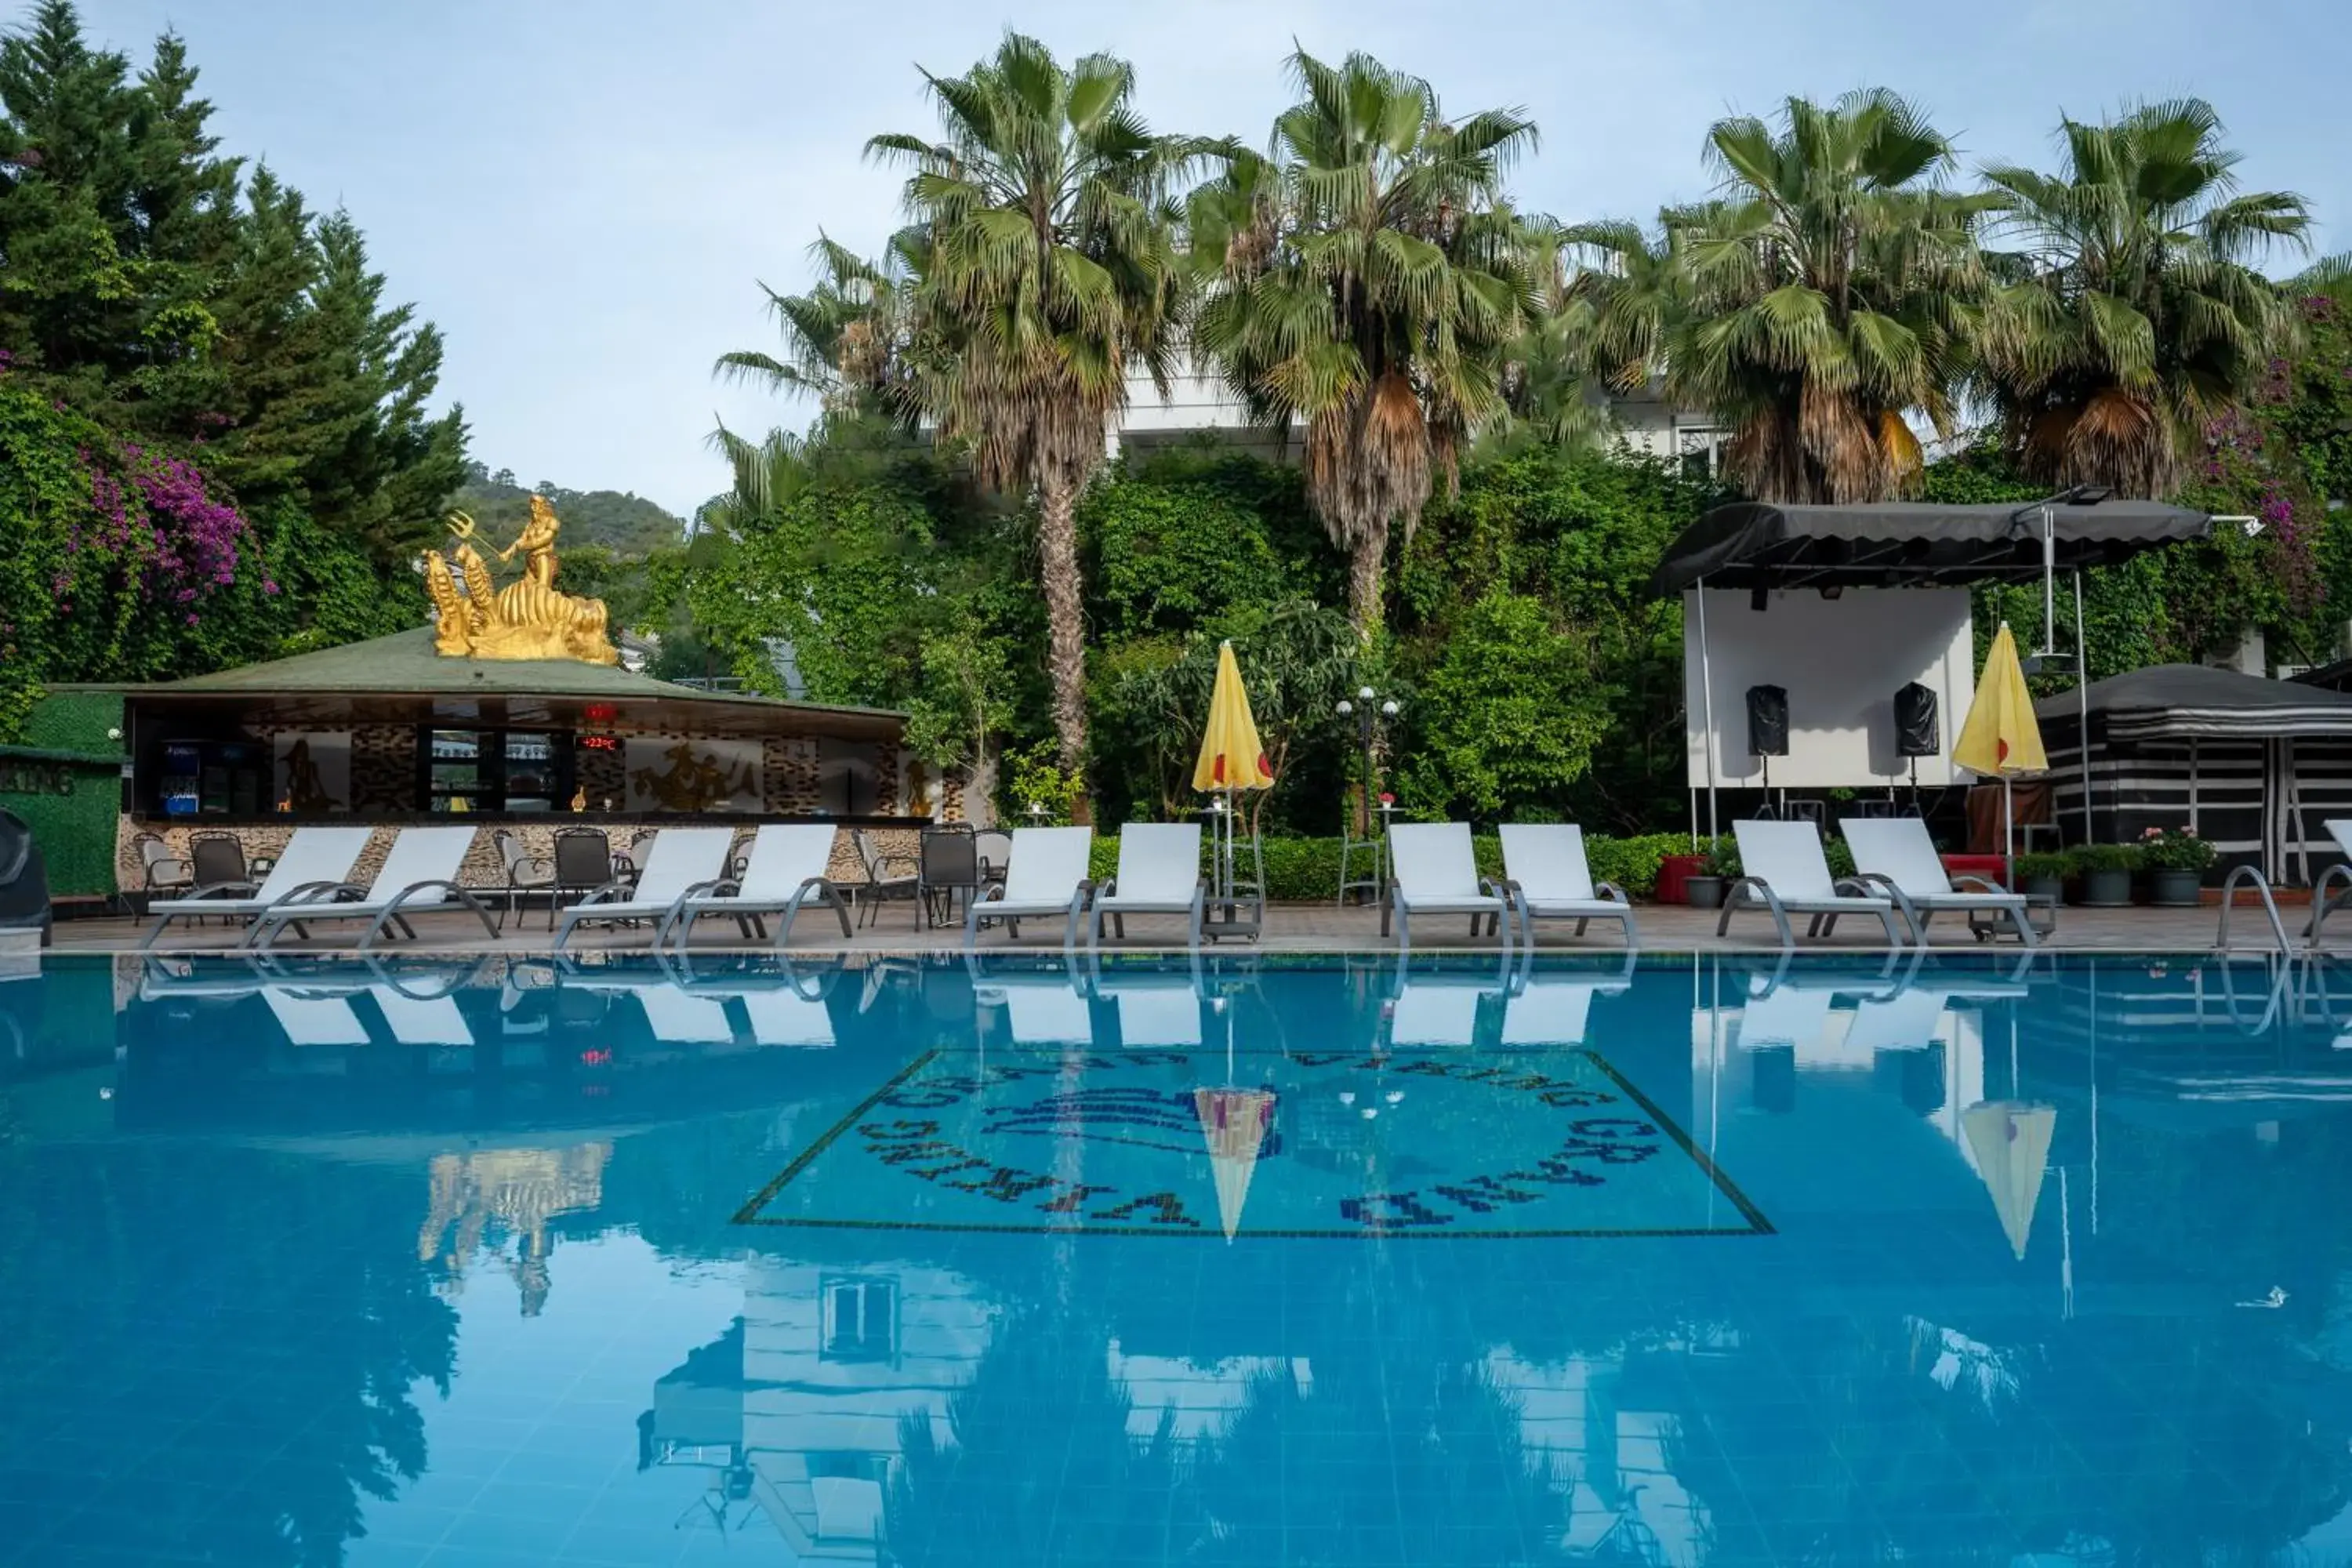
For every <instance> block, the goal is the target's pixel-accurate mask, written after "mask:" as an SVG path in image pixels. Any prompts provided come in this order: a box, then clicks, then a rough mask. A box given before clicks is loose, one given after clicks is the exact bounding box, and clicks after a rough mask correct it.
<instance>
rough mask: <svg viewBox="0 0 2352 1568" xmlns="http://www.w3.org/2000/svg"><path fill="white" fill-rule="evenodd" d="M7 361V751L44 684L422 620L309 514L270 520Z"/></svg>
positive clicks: (1, 484)
mask: <svg viewBox="0 0 2352 1568" xmlns="http://www.w3.org/2000/svg"><path fill="white" fill-rule="evenodd" d="M0 537H5V539H6V541H7V548H6V549H5V550H0V741H5V740H6V739H8V738H10V737H11V736H13V735H15V734H16V733H17V731H18V730H19V728H20V726H21V725H22V723H23V721H24V717H25V714H26V711H27V710H29V709H30V706H31V704H32V701H33V700H34V698H35V696H36V695H37V692H38V689H39V686H40V683H41V681H42V680H44V679H47V680H51V681H60V680H107V681H113V680H121V681H132V680H152V679H171V678H173V677H175V676H179V675H186V674H194V673H197V672H199V671H203V670H208V669H217V668H223V667H224V666H227V665H231V664H238V663H244V662H247V661H250V660H253V659H257V658H274V657H277V656H278V655H281V654H285V653H291V652H297V651H300V650H301V649H302V648H304V647H314V646H325V645H327V644H329V643H334V642H341V641H346V640H349V639H351V638H353V637H371V636H376V635H380V634H382V633H383V632H386V631H391V630H396V629H398V628H399V627H400V626H408V625H413V624H415V622H416V620H417V618H418V617H417V615H416V612H415V606H414V605H408V604H404V603H400V602H398V601H397V600H396V597H395V596H394V595H387V594H386V593H384V591H383V580H382V579H381V577H380V576H378V575H377V574H376V571H375V569H374V568H373V566H372V565H370V564H369V563H367V562H366V561H364V560H363V559H362V558H361V557H359V556H358V555H357V554H356V553H354V552H353V551H352V549H351V548H350V547H348V546H345V545H341V544H339V543H337V542H333V541H331V540H328V539H325V538H323V537H321V536H320V532H319V531H318V530H317V529H316V528H315V527H314V526H312V525H311V523H310V520H309V519H308V518H307V517H306V516H305V515H304V514H303V513H302V512H301V511H300V510H299V508H296V507H293V506H290V505H287V504H284V503H278V504H276V505H274V506H273V507H272V509H271V510H269V511H268V512H267V513H265V514H263V515H262V516H260V517H258V518H255V517H248V516H247V514H246V513H244V512H243V511H241V510H239V509H238V507H237V505H236V501H235V500H234V498H232V497H231V496H229V495H228V494H227V493H226V489H225V488H224V487H223V486H222V485H221V484H220V483H219V482H218V481H217V479H215V478H214V477H213V476H212V475H210V474H209V473H208V472H207V471H206V470H205V468H204V466H203V464H202V463H201V461H200V460H199V459H198V458H196V457H195V456H194V455H192V454H187V453H173V452H166V451H162V450H159V449H157V448H155V447H151V446H147V445H143V444H142V443H139V442H137V441H127V440H123V439H121V438H119V437H115V436H114V435H112V434H111V433H110V432H109V431H107V430H106V429H104V428H103V427H101V426H99V425H98V424H96V423H95V422H93V421H91V420H89V419H87V418H85V417H83V416H80V415H79V414H77V413H75V412H74V411H73V410H71V409H69V408H66V407H63V406H61V405H58V404H57V403H55V402H53V401H50V400H48V399H46V398H43V397H41V396H39V395H37V394H35V393H32V392H30V391H28V390H26V389H25V388H22V387H15V386H10V385H8V384H7V383H6V380H5V367H0Z"/></svg>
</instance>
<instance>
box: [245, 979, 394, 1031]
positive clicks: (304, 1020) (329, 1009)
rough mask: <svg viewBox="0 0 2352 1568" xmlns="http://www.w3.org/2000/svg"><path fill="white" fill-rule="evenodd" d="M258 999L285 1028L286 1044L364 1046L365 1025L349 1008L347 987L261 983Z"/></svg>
mask: <svg viewBox="0 0 2352 1568" xmlns="http://www.w3.org/2000/svg"><path fill="white" fill-rule="evenodd" d="M261 999H262V1001H264V1002H265V1003H267V1004H268V1006H269V1011H270V1013H271V1015H272V1016H275V1017H276V1018H277V1020H278V1027H279V1028H281V1029H283V1030H285V1031H286V1043H287V1044H288V1045H289V1046H364V1045H366V1044H367V1043H368V1032H367V1026H366V1025H364V1024H362V1023H361V1022H360V1020H359V1015H358V1014H356V1013H354V1012H352V994H351V993H350V992H348V991H314V990H312V989H311V988H310V987H309V986H307V985H302V984H274V985H264V986H263V987H262V988H261Z"/></svg>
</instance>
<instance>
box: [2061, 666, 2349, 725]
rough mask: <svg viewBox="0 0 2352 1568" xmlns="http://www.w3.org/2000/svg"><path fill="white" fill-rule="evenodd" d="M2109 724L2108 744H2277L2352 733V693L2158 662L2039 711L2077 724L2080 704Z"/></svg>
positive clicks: (2064, 696) (2065, 694) (2094, 684)
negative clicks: (2207, 741) (2284, 740)
mask: <svg viewBox="0 0 2352 1568" xmlns="http://www.w3.org/2000/svg"><path fill="white" fill-rule="evenodd" d="M2078 700H2079V701H2080V702H2081V704H2082V706H2083V707H2084V708H2085V709H2087V710H2089V711H2090V712H2091V713H2092V714H2093V715H2094V716H2095V717H2101V718H2105V720H2106V721H2107V736H2108V738H2109V739H2110V740H2118V741H2122V740H2133V741H2153V740H2189V739H2192V738H2197V737H2206V738H2221V739H2231V740H2273V739H2277V738H2282V737H2287V736H2295V737H2302V736H2317V735H2332V736H2340V735H2352V695H2347V694H2345V693H2343V692H2337V691H2329V690H2326V689H2322V688H2319V687H2314V686H2307V685H2305V684H2304V683H2302V682H2301V681H2295V680H2273V679H2269V678H2267V677H2265V676H2260V675H2245V674H2242V673H2240V672H2239V671H2237V670H2234V669H2215V668H2210V666H2206V665H2201V664H2158V665H2152V666H2150V667H2149V668H2146V669H2135V670H2132V671H2130V672H2129V673H2127V674H2124V675H2117V676H2111V677H2109V678H2108V679H2105V680H2095V681H2093V682H2092V683H2091V686H2090V689H2088V690H2087V691H2084V692H2083V693H2082V694H2081V695H2080V697H2079V699H2078V698H2077V695H2076V694H2075V693H2074V692H2072V691H2065V692H2061V693H2060V694H2058V695H2057V696H2055V697H2045V698H2043V699H2042V700H2041V701H2039V702H2037V703H2035V704H2034V705H2033V710H2034V712H2035V714H2036V715H2038V716H2039V717H2040V718H2041V719H2042V720H2043V721H2072V720H2073V719H2074V715H2075V711H2076V707H2075V705H2076V703H2077V701H2078Z"/></svg>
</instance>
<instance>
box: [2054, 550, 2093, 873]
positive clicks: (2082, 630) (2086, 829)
mask: <svg viewBox="0 0 2352 1568" xmlns="http://www.w3.org/2000/svg"><path fill="white" fill-rule="evenodd" d="M2090 642H2091V639H2090V637H2089V635H2088V628H2087V627H2085V626H2084V624H2083V570H2082V568H2081V567H2079V566H2078V567H2076V568H2075V569H2074V743H2075V744H2076V746H2078V747H2079V748H2080V750H2079V751H2078V752H2076V753H2075V754H2076V755H2077V756H2078V757H2080V758H2081V760H2082V763H2083V842H2084V843H2085V844H2090V843H2095V842H2096V841H2097V839H2098V837H2099V835H2098V832H2097V830H2096V829H2095V828H2094V827H2093V826H2091V648H2090ZM2053 812H2054V807H2053Z"/></svg>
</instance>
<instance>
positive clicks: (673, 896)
mask: <svg viewBox="0 0 2352 1568" xmlns="http://www.w3.org/2000/svg"><path fill="white" fill-rule="evenodd" d="M734 842H735V830H734V829H733V828H731V827H665V828H663V829H662V830H661V831H660V832H659V833H656V834H655V835H654V847H653V848H652V849H651V850H649V851H648V852H647V853H646V863H645V865H644V867H643V868H640V869H639V871H638V873H637V881H636V886H635V888H631V887H630V886H629V885H627V884H626V883H624V882H619V881H613V882H607V883H605V884H604V886H603V887H601V888H599V889H596V890H595V891H594V892H592V893H590V894H589V895H588V896H587V897H586V898H584V899H583V900H580V901H579V902H578V903H576V904H574V905H572V908H571V910H569V911H568V912H566V913H565V915H564V917H563V924H562V927H561V928H560V929H558V930H557V931H556V933H555V946H556V948H557V949H558V950H559V951H560V950H561V949H562V946H563V944H564V943H565V942H569V941H571V940H572V931H574V930H575V929H576V928H577V927H579V925H580V924H581V923H582V922H583V921H666V920H667V919H668V918H669V913H670V910H673V909H674V908H676V907H677V901H678V900H680V899H682V898H684V897H686V895H687V893H688V890H689V889H695V888H709V887H710V886H712V885H713V884H715V883H716V882H717V881H718V880H719V877H720V876H721V875H722V874H723V873H724V872H725V871H726V869H727V850H728V848H729V847H730V846H731V845H732V844H733V843H734Z"/></svg>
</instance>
